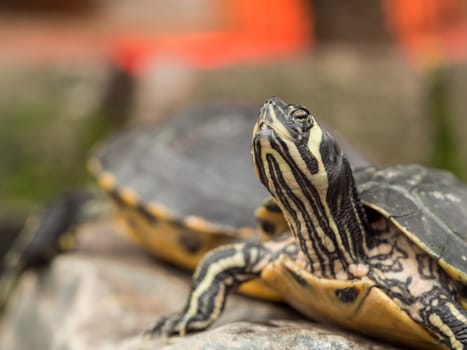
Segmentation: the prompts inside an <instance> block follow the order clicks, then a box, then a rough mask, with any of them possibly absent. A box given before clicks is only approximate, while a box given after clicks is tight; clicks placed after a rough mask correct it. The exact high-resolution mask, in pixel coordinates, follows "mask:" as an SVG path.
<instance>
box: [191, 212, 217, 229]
mask: <svg viewBox="0 0 467 350" xmlns="http://www.w3.org/2000/svg"><path fill="white" fill-rule="evenodd" d="M183 221H184V223H185V225H186V226H188V227H190V228H192V229H194V230H199V231H203V232H217V231H219V229H220V225H216V224H214V223H212V222H210V221H208V220H206V219H204V218H202V217H200V216H195V215H189V216H187V217H186V218H185V219H184V220H183Z"/></svg>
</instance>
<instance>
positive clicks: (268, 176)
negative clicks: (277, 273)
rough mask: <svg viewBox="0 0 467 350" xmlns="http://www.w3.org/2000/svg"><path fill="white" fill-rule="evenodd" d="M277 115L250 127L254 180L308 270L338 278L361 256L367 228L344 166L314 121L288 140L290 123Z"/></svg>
mask: <svg viewBox="0 0 467 350" xmlns="http://www.w3.org/2000/svg"><path fill="white" fill-rule="evenodd" d="M282 111H283V110H282ZM278 114H279V113H277V112H276V113H272V114H269V119H267V118H265V117H263V118H262V119H261V118H260V120H259V122H258V124H257V127H256V128H255V133H254V137H253V143H252V152H253V155H254V163H255V165H256V168H257V172H258V175H259V178H260V180H261V182H262V183H263V184H264V185H265V186H266V188H267V189H268V190H269V192H270V193H271V194H272V196H273V197H274V198H275V199H276V201H277V203H278V205H279V206H280V207H281V209H282V211H283V213H284V216H285V218H286V220H287V222H288V223H289V226H290V229H291V230H292V232H293V234H294V236H295V238H296V241H297V244H298V245H299V247H300V248H301V250H302V252H303V253H304V255H305V256H306V257H307V258H308V262H309V265H310V270H311V271H312V272H313V273H315V274H316V275H321V276H324V277H334V278H335V277H337V276H343V273H346V272H347V271H348V267H349V265H350V264H357V263H359V262H360V261H361V260H362V258H363V257H364V255H365V252H366V246H367V245H366V236H367V232H368V229H369V225H368V222H367V219H366V216H365V212H364V209H363V207H362V205H361V203H360V200H359V198H358V194H357V191H356V187H355V182H354V179H353V176H352V170H351V168H350V165H349V163H348V161H347V159H346V157H345V156H344V155H343V153H342V151H341V149H340V147H339V146H338V145H337V144H336V143H335V141H334V139H333V138H332V137H331V136H330V135H329V134H328V133H327V132H326V131H324V130H322V129H321V128H320V127H319V126H318V125H317V123H316V122H315V121H314V122H313V127H312V128H309V129H307V130H306V131H305V132H304V131H303V130H300V135H296V134H295V135H293V134H292V133H291V132H290V131H289V129H288V128H289V127H290V125H292V123H291V122H290V119H286V120H285V121H286V122H282V121H281V120H280V119H279V117H278V116H277V115H278ZM271 116H272V117H271ZM274 118H276V119H274ZM296 130H297V128H294V131H295V132H296Z"/></svg>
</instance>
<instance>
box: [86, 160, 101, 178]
mask: <svg viewBox="0 0 467 350" xmlns="http://www.w3.org/2000/svg"><path fill="white" fill-rule="evenodd" d="M87 168H88V171H89V172H90V173H91V174H93V175H97V174H99V173H100V172H101V170H102V166H101V163H100V162H99V161H98V160H97V159H96V158H91V159H89V160H88V163H87Z"/></svg>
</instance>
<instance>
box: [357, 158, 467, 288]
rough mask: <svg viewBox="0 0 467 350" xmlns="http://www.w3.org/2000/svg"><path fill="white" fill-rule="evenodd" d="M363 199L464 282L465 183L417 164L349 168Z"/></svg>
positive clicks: (466, 273) (466, 235)
mask: <svg viewBox="0 0 467 350" xmlns="http://www.w3.org/2000/svg"><path fill="white" fill-rule="evenodd" d="M354 176H355V180H356V183H357V187H358V192H359V193H360V198H361V200H362V202H363V203H364V205H366V206H367V207H370V208H372V209H374V210H376V211H377V212H379V213H380V214H382V215H384V216H385V217H387V218H389V219H390V220H391V221H392V222H393V223H394V224H395V225H396V226H398V227H399V229H401V231H402V232H403V233H405V234H406V235H407V236H408V237H409V238H410V239H411V240H412V241H413V242H414V243H415V244H417V246H419V247H420V248H421V249H423V250H424V251H425V252H427V253H428V254H429V255H431V256H432V257H434V258H436V259H438V262H439V264H440V266H441V267H442V268H443V269H444V270H445V271H446V273H448V275H449V276H450V277H451V278H453V279H454V280H456V281H460V282H462V283H463V284H467V187H466V186H465V184H463V183H462V182H460V181H459V180H458V179H457V178H456V177H454V176H453V175H452V174H451V173H448V172H446V171H441V170H434V169H429V168H425V167H422V166H419V165H409V166H396V167H391V168H382V169H378V168H376V167H367V168H362V169H359V170H357V171H354Z"/></svg>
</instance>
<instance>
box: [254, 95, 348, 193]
mask: <svg viewBox="0 0 467 350" xmlns="http://www.w3.org/2000/svg"><path fill="white" fill-rule="evenodd" d="M251 152H252V154H253V161H254V163H255V167H256V171H257V174H258V176H259V178H260V180H261V182H262V183H263V185H265V186H266V187H267V188H268V190H269V191H270V192H271V194H272V195H273V196H274V197H276V195H277V192H278V191H279V192H284V191H290V190H292V191H294V192H295V191H301V190H303V189H302V187H303V186H310V185H312V186H313V187H315V188H316V189H318V190H319V191H320V192H322V191H324V192H326V191H327V188H328V186H329V183H330V182H335V181H336V180H337V178H339V177H340V176H345V175H346V174H345V173H344V174H343V172H345V171H346V169H345V168H346V167H343V164H344V163H345V162H346V160H345V155H344V153H343V152H342V149H341V147H340V146H339V145H338V144H337V142H336V141H335V140H334V138H333V137H332V136H331V135H330V134H329V133H328V132H327V131H326V130H324V129H322V128H321V127H320V125H319V124H318V122H317V121H316V119H315V117H314V116H313V115H312V114H311V113H310V111H309V110H308V109H307V108H305V107H303V106H300V105H293V104H287V103H285V102H284V101H282V100H280V99H279V98H276V97H273V98H270V99H268V100H267V101H266V102H265V103H264V105H263V107H262V108H261V113H260V116H259V118H258V121H257V123H256V125H255V128H254V131H253V140H252V144H251ZM276 199H277V198H276Z"/></svg>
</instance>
